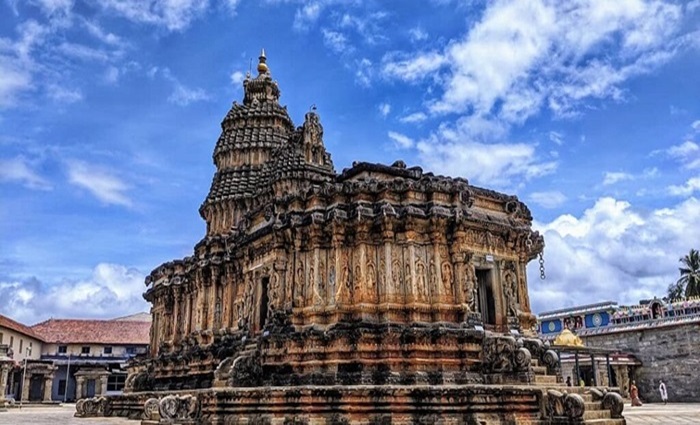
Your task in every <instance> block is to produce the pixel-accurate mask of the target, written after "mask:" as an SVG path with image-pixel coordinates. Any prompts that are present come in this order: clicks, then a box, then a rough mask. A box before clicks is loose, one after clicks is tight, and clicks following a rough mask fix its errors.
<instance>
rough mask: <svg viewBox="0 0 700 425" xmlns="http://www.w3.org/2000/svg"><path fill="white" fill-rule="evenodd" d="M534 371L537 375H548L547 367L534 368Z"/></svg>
mask: <svg viewBox="0 0 700 425" xmlns="http://www.w3.org/2000/svg"><path fill="white" fill-rule="evenodd" d="M532 371H533V372H535V375H546V374H547V367H546V366H532Z"/></svg>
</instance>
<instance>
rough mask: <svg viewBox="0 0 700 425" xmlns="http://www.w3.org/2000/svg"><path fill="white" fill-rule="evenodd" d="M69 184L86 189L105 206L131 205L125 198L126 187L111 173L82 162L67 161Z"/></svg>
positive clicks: (128, 199)
mask: <svg viewBox="0 0 700 425" xmlns="http://www.w3.org/2000/svg"><path fill="white" fill-rule="evenodd" d="M67 166H68V181H69V183H71V184H73V185H75V186H78V187H81V188H83V189H87V191H88V192H90V193H91V194H92V195H93V196H95V197H96V198H97V199H99V200H100V201H102V202H104V203H105V204H113V205H122V206H126V207H130V206H131V205H132V204H133V203H132V201H131V199H130V198H129V197H128V196H127V194H126V192H127V190H128V189H129V187H128V185H127V184H126V183H124V182H123V181H122V180H121V179H119V178H118V177H116V176H115V175H114V174H113V173H112V172H110V171H108V170H106V169H104V168H102V167H99V166H96V165H92V164H88V163H87V162H83V161H77V160H74V161H69V162H68V163H67Z"/></svg>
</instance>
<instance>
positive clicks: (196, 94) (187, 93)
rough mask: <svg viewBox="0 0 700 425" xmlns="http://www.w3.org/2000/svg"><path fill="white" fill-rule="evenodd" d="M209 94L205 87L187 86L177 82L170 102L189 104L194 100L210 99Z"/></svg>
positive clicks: (180, 104) (182, 104)
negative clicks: (192, 87)
mask: <svg viewBox="0 0 700 425" xmlns="http://www.w3.org/2000/svg"><path fill="white" fill-rule="evenodd" d="M208 99H209V95H208V94H207V92H205V91H204V90H203V89H200V88H194V89H191V88H189V87H185V86H183V85H182V84H180V83H175V88H174V90H173V92H172V94H171V95H170V96H169V97H168V102H171V103H174V104H176V105H179V106H187V105H189V104H190V103H193V102H199V101H202V100H208Z"/></svg>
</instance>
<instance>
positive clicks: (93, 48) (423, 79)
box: [0, 0, 700, 323]
mask: <svg viewBox="0 0 700 425" xmlns="http://www.w3.org/2000/svg"><path fill="white" fill-rule="evenodd" d="M699 24H700V1H698V0H695V1H690V2H664V1H641V0H640V1H635V0H620V1H615V2H606V1H583V0H578V1H572V2H557V1H544V0H522V1H514V2H509V1H493V2H485V1H466V0H465V1H450V0H432V1H427V0H426V1H423V0H421V1H418V0H416V1H405V2H379V1H363V0H309V1H294V0H266V1H264V0H263V1H253V0H228V1H216V0H210V1H192V0H100V1H97V0H30V1H19V0H0V193H1V194H2V198H1V199H2V202H1V203H0V235H1V238H2V239H1V243H0V300H1V302H0V313H3V314H7V315H10V316H13V317H15V318H17V319H19V320H23V321H26V322H28V323H33V322H36V321H39V320H42V319H45V318H47V317H50V316H54V317H63V316H72V317H113V316H119V315H123V314H128V313H131V312H134V311H140V310H146V309H147V308H148V306H147V304H146V303H145V302H144V301H143V300H142V299H141V293H142V292H143V290H144V289H145V287H144V286H143V278H144V276H145V275H146V274H147V273H148V272H150V270H151V269H152V268H154V267H156V266H157V265H159V264H160V263H162V262H165V261H169V260H171V259H175V258H180V257H184V256H186V255H189V254H191V252H192V248H193V246H194V244H195V243H196V242H197V241H198V240H200V238H201V237H202V236H203V234H204V222H203V220H201V218H200V217H199V214H198V212H197V209H198V207H199V205H200V204H201V202H202V201H203V200H204V198H205V196H206V194H207V191H208V188H209V184H210V182H211V177H212V175H213V172H214V167H213V165H212V161H211V154H212V151H213V147H214V144H215V142H216V139H217V137H218V135H219V129H220V127H219V124H220V122H221V119H222V118H223V117H224V115H225V114H226V112H227V111H228V109H229V108H230V106H231V103H232V102H233V101H234V100H239V101H240V99H241V97H242V86H241V81H242V79H243V77H244V75H245V72H246V71H247V70H248V68H249V66H250V63H251V60H252V62H253V67H254V66H255V63H256V61H257V56H258V54H259V52H260V49H261V48H263V47H264V48H265V50H266V52H267V56H268V64H269V66H270V69H271V72H272V75H273V77H274V78H275V79H276V80H277V81H278V82H279V84H280V87H281V90H282V99H281V101H282V103H283V104H285V105H287V106H288V108H289V112H290V115H291V116H292V119H293V120H295V122H296V123H297V124H299V123H301V121H302V119H303V115H304V113H305V112H306V111H307V110H308V109H309V107H310V106H311V105H312V104H315V105H317V107H318V111H319V113H320V115H321V120H322V122H323V125H324V129H325V143H326V146H327V148H328V149H329V151H330V152H331V153H332V156H333V160H334V163H335V166H336V170H337V171H340V170H342V169H343V168H345V167H348V166H349V165H350V164H351V163H352V161H354V160H365V161H374V162H384V163H391V162H393V161H394V160H396V159H399V158H400V159H403V160H405V161H406V162H407V163H408V164H410V165H421V166H422V167H423V168H424V169H426V170H430V171H434V172H436V173H440V174H450V175H455V176H456V175H460V176H463V177H466V178H468V179H469V181H470V182H471V183H472V184H476V185H479V186H484V187H489V188H493V189H497V190H501V191H505V192H507V193H513V194H517V195H518V196H519V197H520V199H522V200H524V201H525V202H526V203H527V204H528V205H529V206H530V208H531V210H532V212H533V215H534V217H535V226H536V228H537V229H539V230H540V231H541V232H543V233H544V235H545V242H546V249H545V260H546V268H547V279H546V280H544V281H541V280H539V279H538V278H537V272H536V265H535V264H531V267H530V272H531V273H530V281H529V284H530V294H531V299H532V304H533V309H534V310H535V312H541V311H544V310H549V309H554V308H560V307H565V306H570V305H576V304H581V303H587V302H596V301H602V300H608V299H609V300H616V301H620V302H622V303H632V302H636V301H638V300H639V299H640V298H644V297H650V296H653V295H659V296H662V295H664V293H665V289H666V287H667V286H668V284H669V283H671V282H672V281H674V280H675V279H676V278H677V274H678V270H677V266H678V258H679V257H680V256H682V255H684V254H685V253H687V252H688V250H689V249H690V248H700V201H699V200H698V198H697V196H698V193H700V72H698V70H699V69H700V25H699Z"/></svg>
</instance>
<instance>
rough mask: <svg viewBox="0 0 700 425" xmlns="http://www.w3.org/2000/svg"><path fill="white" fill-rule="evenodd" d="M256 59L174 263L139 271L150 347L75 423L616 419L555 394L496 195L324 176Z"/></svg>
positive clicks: (521, 246)
mask: <svg viewBox="0 0 700 425" xmlns="http://www.w3.org/2000/svg"><path fill="white" fill-rule="evenodd" d="M266 61H267V60H266V57H265V54H264V52H263V54H262V55H261V56H260V62H259V64H258V67H257V71H258V75H257V76H256V77H252V76H250V75H248V76H247V78H246V79H245V81H244V82H243V86H244V92H245V94H244V97H243V102H242V103H237V102H234V103H233V107H232V108H231V110H230V111H229V112H228V114H227V115H226V117H225V118H224V120H223V122H222V124H221V128H222V132H221V136H220V137H219V139H218V141H217V142H216V147H215V148H214V154H213V160H214V164H215V166H216V173H215V174H214V178H213V180H212V184H211V189H210V190H209V194H208V195H207V196H206V199H205V200H204V202H203V203H202V205H201V207H200V209H199V213H200V214H201V216H202V218H203V219H204V220H205V221H206V224H207V230H206V235H205V236H204V238H203V239H202V240H201V241H200V242H199V243H197V244H196V245H195V247H194V253H193V255H192V256H190V257H186V258H183V259H179V260H174V261H171V262H167V263H164V264H162V265H161V266H159V267H157V268H156V269H155V270H153V272H151V274H150V275H149V276H148V278H147V279H146V285H147V290H146V292H145V294H144V296H145V298H146V299H147V300H148V301H149V302H150V303H151V304H152V309H151V313H152V315H153V326H152V328H151V339H150V355H149V356H148V358H146V359H143V360H141V361H140V362H138V363H136V364H134V365H132V370H131V374H130V376H129V378H128V379H127V383H126V386H127V389H126V394H125V395H123V396H119V397H110V398H102V399H92V400H87V401H84V402H82V403H81V404H79V405H78V406H77V410H78V414H77V415H78V416H92V415H120V416H129V417H132V418H134V419H140V420H142V423H143V424H195V423H197V424H271V425H272V424H280V425H281V424H413V423H421V424H516V423H518V424H519V423H523V424H525V423H527V424H559V423H561V424H564V423H567V424H568V423H584V421H587V420H590V419H607V420H608V422H595V423H608V424H624V423H625V422H624V419H622V418H621V415H620V413H621V411H622V407H621V406H622V404H621V403H622V401H621V399H620V398H619V395H617V394H616V393H614V392H608V391H607V390H606V389H601V390H600V391H598V390H596V391H597V392H594V393H593V394H591V393H584V392H583V388H582V389H581V391H578V390H579V389H577V388H574V389H569V391H565V388H566V387H562V385H563V384H562V383H561V375H560V374H559V364H558V358H557V354H556V352H555V351H554V350H552V349H550V348H549V346H548V345H545V344H544V343H543V342H542V341H541V340H539V339H537V338H536V337H535V326H536V319H535V317H534V315H533V314H532V313H531V311H530V303H529V298H528V286H527V278H526V265H527V264H528V262H530V261H532V260H533V259H536V258H537V256H538V255H539V254H540V253H541V252H542V250H543V247H544V241H543V238H542V236H541V235H539V234H538V233H537V232H533V231H532V229H531V222H532V217H531V214H530V211H529V210H528V208H527V207H526V206H525V205H524V204H523V203H522V202H520V201H519V200H518V199H517V198H516V197H515V196H510V195H505V194H501V193H498V192H495V191H492V190H488V189H483V188H479V187H475V186H472V185H470V184H469V182H468V181H467V180H465V179H462V178H450V177H443V176H439V175H435V174H433V173H430V172H426V171H424V170H423V169H421V168H420V167H408V166H407V165H406V164H405V163H404V162H402V161H396V162H394V163H393V164H391V165H382V164H372V163H366V162H355V163H353V165H352V167H351V168H348V169H345V170H343V171H342V172H340V173H338V172H336V170H335V168H334V166H333V162H332V160H331V155H330V154H329V153H328V152H327V151H326V149H325V146H324V140H323V126H322V125H321V121H320V118H319V115H318V114H317V113H316V111H315V110H314V109H312V110H310V111H309V112H308V113H307V114H306V116H305V117H304V122H303V124H302V125H301V126H299V127H295V125H294V124H293V122H292V119H291V118H290V116H289V115H288V113H287V109H286V108H285V107H284V106H281V105H280V103H279V99H280V89H279V87H278V83H277V82H276V81H275V80H273V78H272V75H271V71H270V69H269V68H268V65H267V63H266Z"/></svg>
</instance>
